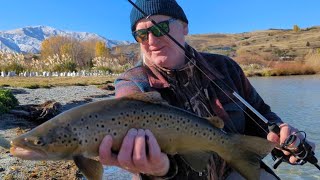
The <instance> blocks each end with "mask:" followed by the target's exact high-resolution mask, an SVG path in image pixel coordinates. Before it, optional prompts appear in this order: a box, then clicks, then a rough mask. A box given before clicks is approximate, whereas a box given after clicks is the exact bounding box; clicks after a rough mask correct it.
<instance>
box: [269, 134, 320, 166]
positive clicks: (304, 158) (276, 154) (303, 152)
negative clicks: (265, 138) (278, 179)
mask: <svg viewBox="0 0 320 180" xmlns="http://www.w3.org/2000/svg"><path fill="white" fill-rule="evenodd" d="M298 135H301V136H302V137H303V138H302V139H300V138H299V137H298ZM301 136H300V137H301ZM306 136H307V135H306V133H305V132H304V131H298V132H296V133H294V134H291V135H290V136H288V138H287V139H286V140H285V142H284V143H283V144H281V146H280V149H281V150H280V149H277V148H274V149H273V150H272V151H271V155H272V159H273V160H274V161H275V162H274V165H273V168H274V169H276V168H277V167H278V166H279V165H280V164H281V163H282V162H286V163H289V164H291V165H303V164H305V163H306V162H309V163H311V164H313V165H315V166H316V167H317V168H318V169H319V170H320V167H319V165H318V164H317V163H318V159H317V158H316V157H315V153H314V152H313V151H312V147H311V146H310V144H308V143H307V142H306ZM282 150H286V151H288V152H290V155H285V154H284V153H283V152H282ZM291 155H293V156H294V157H296V158H297V159H298V161H297V162H295V163H291V162H290V161H289V158H290V156H291Z"/></svg>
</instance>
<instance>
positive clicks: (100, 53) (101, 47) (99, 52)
mask: <svg viewBox="0 0 320 180" xmlns="http://www.w3.org/2000/svg"><path fill="white" fill-rule="evenodd" d="M109 55H110V50H109V49H108V47H107V46H106V43H105V42H103V41H98V42H96V49H95V56H96V57H109Z"/></svg>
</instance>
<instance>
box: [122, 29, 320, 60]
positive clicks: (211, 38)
mask: <svg viewBox="0 0 320 180" xmlns="http://www.w3.org/2000/svg"><path fill="white" fill-rule="evenodd" d="M186 40H187V42H188V43H189V44H190V45H191V46H192V47H194V48H195V49H197V50H199V51H204V52H210V53H218V54H224V55H228V56H231V57H235V58H236V57H239V56H247V55H258V56H259V57H260V58H262V59H263V60H273V61H274V60H302V59H303V58H304V57H305V55H307V54H308V53H309V52H310V50H314V49H317V48H320V26H315V27H311V28H306V29H301V30H300V31H298V32H294V31H293V30H291V29H288V30H283V29H270V30H264V31H255V32H245V33H239V34H199V35H188V36H187V37H186ZM118 48H120V49H121V50H120V52H122V53H125V54H127V53H130V52H135V54H139V46H138V45H137V44H131V45H128V46H127V45H125V46H118ZM118 52H119V51H118Z"/></svg>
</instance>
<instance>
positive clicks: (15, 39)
mask: <svg viewBox="0 0 320 180" xmlns="http://www.w3.org/2000/svg"><path fill="white" fill-rule="evenodd" d="M53 36H66V37H72V38H75V39H77V40H90V39H98V40H101V41H104V42H105V43H106V45H107V46H108V47H109V48H111V47H114V46H118V45H128V44H130V42H129V41H118V40H110V39H106V38H105V37H102V36H100V35H98V34H94V33H88V32H73V31H65V30H60V29H55V28H53V27H49V26H27V27H23V28H19V29H14V30H8V31H0V51H6V52H17V53H39V52H40V46H41V42H42V41H43V40H45V39H47V38H49V37H53Z"/></svg>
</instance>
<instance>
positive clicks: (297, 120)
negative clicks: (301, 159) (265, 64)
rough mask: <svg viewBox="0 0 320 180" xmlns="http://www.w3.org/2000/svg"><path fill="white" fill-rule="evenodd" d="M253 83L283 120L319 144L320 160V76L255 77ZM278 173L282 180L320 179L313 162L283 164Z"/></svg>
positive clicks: (318, 156)
mask: <svg viewBox="0 0 320 180" xmlns="http://www.w3.org/2000/svg"><path fill="white" fill-rule="evenodd" d="M250 82H251V83H252V84H253V86H254V87H255V88H256V90H257V91H258V92H259V94H260V95H261V96H262V98H263V99H264V101H265V102H266V103H267V104H269V105H270V106H271V109H272V111H273V112H275V113H277V114H278V115H279V116H280V117H281V118H282V120H283V121H285V122H287V123H289V124H290V125H292V126H294V127H296V128H298V129H299V130H303V131H305V132H307V139H308V140H310V141H313V142H314V143H315V144H316V151H315V153H316V155H317V158H318V159H319V160H320V136H319V130H320V76H319V75H315V76H290V77H263V78H262V77H255V78H250ZM265 162H266V163H267V164H268V165H269V166H272V163H273V160H272V159H271V157H270V156H268V157H267V158H266V159H265ZM319 164H320V163H319ZM275 172H276V173H277V174H278V175H279V176H280V178H282V179H292V180H300V179H308V180H311V179H312V180H313V179H320V171H319V170H318V169H317V168H315V167H314V166H313V165H311V164H309V163H308V164H305V165H303V166H291V165H289V164H286V163H282V164H281V165H280V166H279V167H278V169H277V170H276V171H275Z"/></svg>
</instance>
